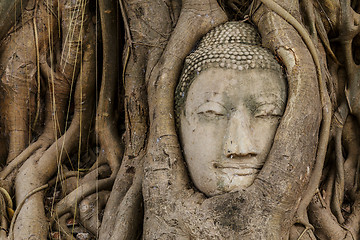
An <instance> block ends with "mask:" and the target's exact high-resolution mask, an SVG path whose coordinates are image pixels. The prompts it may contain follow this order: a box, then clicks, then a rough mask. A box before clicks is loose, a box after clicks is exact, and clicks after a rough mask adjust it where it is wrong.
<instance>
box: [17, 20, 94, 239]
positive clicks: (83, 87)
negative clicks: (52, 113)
mask: <svg viewBox="0 0 360 240" xmlns="http://www.w3.org/2000/svg"><path fill="white" fill-rule="evenodd" d="M84 28H86V30H85V31H86V34H87V37H86V39H87V41H86V42H84V43H83V49H84V55H83V57H82V71H80V72H79V77H78V80H77V83H76V89H75V96H74V104H75V108H74V118H73V119H72V122H71V125H70V126H69V128H68V130H67V131H66V132H65V134H64V135H63V136H61V137H60V138H59V139H58V140H56V141H55V143H54V144H52V146H51V147H50V148H48V149H47V150H46V151H45V152H44V154H43V155H42V156H41V158H40V159H38V160H32V159H28V160H27V161H26V162H25V163H24V164H23V166H22V167H21V168H20V170H19V173H18V174H17V178H16V183H15V188H16V199H17V200H18V201H21V200H22V199H23V197H24V194H26V193H27V192H29V191H30V190H31V189H33V188H34V187H36V186H41V185H43V184H45V183H46V182H47V181H48V179H50V178H51V177H52V176H53V174H54V173H56V171H57V170H58V164H59V163H61V162H62V161H63V160H64V159H66V157H67V154H71V153H73V152H74V150H76V149H77V147H78V146H81V142H82V141H84V139H86V136H87V132H88V130H89V127H90V122H89V121H88V119H91V116H92V110H93V105H94V97H93V95H94V90H95V53H94V48H95V47H94V46H95V33H94V27H93V26H92V23H90V24H88V25H87V26H86V25H85V26H84ZM83 37H84V36H83ZM84 38H85V37H84ZM80 149H81V148H80ZM43 196H44V193H43V192H39V193H37V194H34V195H33V196H32V197H30V198H29V199H28V201H27V202H26V203H25V204H24V206H23V208H22V210H21V211H20V214H19V217H18V220H17V222H16V224H15V238H16V239H23V238H27V237H28V236H29V234H33V235H34V236H36V238H37V239H44V238H46V236H47V233H48V227H47V224H46V222H47V221H46V218H45V213H44V205H43V200H42V199H43ZM29 218H30V219H32V218H36V219H38V221H36V222H32V221H29Z"/></svg>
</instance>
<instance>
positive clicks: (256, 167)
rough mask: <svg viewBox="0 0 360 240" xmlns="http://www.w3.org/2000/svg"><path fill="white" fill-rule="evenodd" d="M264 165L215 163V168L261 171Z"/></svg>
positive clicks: (232, 162)
mask: <svg viewBox="0 0 360 240" xmlns="http://www.w3.org/2000/svg"><path fill="white" fill-rule="evenodd" d="M263 165H264V164H260V163H246V162H234V161H231V162H214V163H213V166H214V167H215V168H220V169H222V168H232V169H239V170H242V169H243V170H245V169H254V170H261V168H262V167H263Z"/></svg>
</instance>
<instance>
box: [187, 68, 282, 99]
mask: <svg viewBox="0 0 360 240" xmlns="http://www.w3.org/2000/svg"><path fill="white" fill-rule="evenodd" d="M261 96H262V97H271V96H273V97H274V98H281V99H285V98H286V81H285V79H284V77H283V76H282V75H279V74H277V73H276V72H273V71H270V70H256V71H255V70H249V71H238V70H233V69H221V68H211V69H207V70H206V71H203V72H201V73H200V74H199V75H198V76H197V77H196V78H195V79H194V82H193V84H192V85H191V86H190V89H189V95H188V98H190V99H192V100H194V101H203V100H217V101H223V100H224V98H230V100H231V99H234V100H236V99H238V98H243V97H247V98H250V97H261Z"/></svg>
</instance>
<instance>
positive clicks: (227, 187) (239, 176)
mask: <svg viewBox="0 0 360 240" xmlns="http://www.w3.org/2000/svg"><path fill="white" fill-rule="evenodd" d="M258 173H259V171H258V170H257V171H247V172H246V173H245V172H244V171H243V172H241V173H239V172H238V171H236V172H232V171H230V170H229V171H227V172H226V173H225V172H221V173H218V174H217V181H216V185H215V184H214V185H213V187H209V188H207V189H206V190H205V189H204V190H205V191H203V193H205V194H206V195H207V196H208V197H213V196H216V195H221V194H225V193H230V192H237V191H241V190H243V189H246V188H248V187H249V186H250V185H251V184H252V183H253V182H254V180H255V178H256V176H257V175H258ZM213 183H215V181H214V182H213Z"/></svg>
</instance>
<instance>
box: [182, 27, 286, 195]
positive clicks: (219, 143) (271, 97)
mask: <svg viewBox="0 0 360 240" xmlns="http://www.w3.org/2000/svg"><path fill="white" fill-rule="evenodd" d="M259 43H260V41H259V39H258V35H257V33H256V30H255V29H254V28H253V27H252V26H250V25H249V24H245V23H239V22H230V23H226V24H224V25H222V26H220V27H218V28H216V29H214V30H213V31H212V32H209V33H208V34H207V35H206V36H205V37H204V39H203V40H202V41H201V42H200V44H199V47H198V49H197V50H196V51H195V52H193V53H192V54H190V56H189V57H188V58H187V60H186V62H185V67H184V70H183V74H182V77H181V79H180V83H179V85H178V87H177V90H176V114H177V123H178V128H179V129H178V130H179V134H180V140H181V145H182V148H183V153H184V157H185V160H186V163H187V166H188V170H189V173H190V176H191V179H192V181H193V183H194V184H195V186H196V187H197V188H198V189H199V190H200V191H201V192H203V193H204V194H206V195H207V196H214V195H218V194H223V193H227V192H233V191H239V190H241V189H244V188H247V187H249V186H250V185H251V184H252V183H253V182H254V180H255V178H256V176H257V174H258V173H259V171H260V170H261V169H262V167H263V165H264V163H265V161H266V158H267V155H268V153H269V152H270V149H271V146H272V143H273V139H274V136H275V133H276V130H277V127H278V124H279V122H280V119H281V117H282V115H283V113H284V109H285V105H286V99H287V89H286V80H285V77H284V75H283V73H282V70H281V67H280V65H279V64H278V63H277V61H276V60H275V58H274V56H273V55H272V54H271V53H270V52H269V50H267V49H265V48H263V47H261V46H259Z"/></svg>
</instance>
